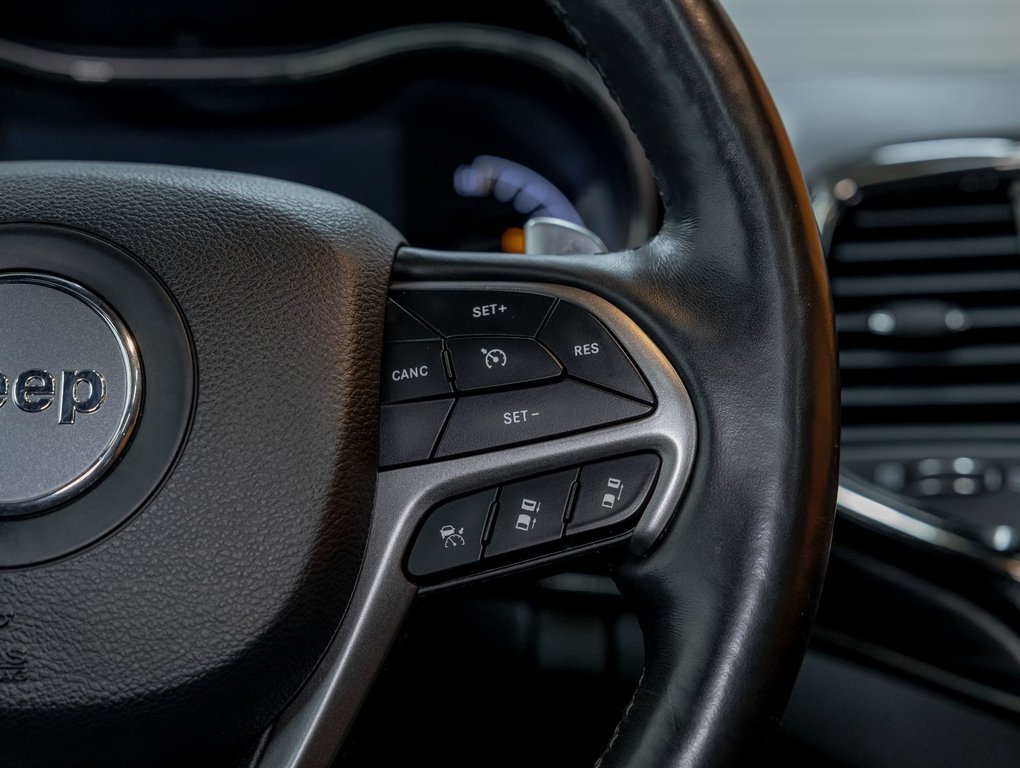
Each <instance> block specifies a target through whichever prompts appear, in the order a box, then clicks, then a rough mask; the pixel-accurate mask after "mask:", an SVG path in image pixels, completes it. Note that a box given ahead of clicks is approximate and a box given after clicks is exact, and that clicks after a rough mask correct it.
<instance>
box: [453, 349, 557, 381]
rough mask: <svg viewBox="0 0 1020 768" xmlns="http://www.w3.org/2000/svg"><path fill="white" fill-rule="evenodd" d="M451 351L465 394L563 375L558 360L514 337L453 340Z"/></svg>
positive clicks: (457, 378)
mask: <svg viewBox="0 0 1020 768" xmlns="http://www.w3.org/2000/svg"><path fill="white" fill-rule="evenodd" d="M448 348H449V350H450V356H451V358H452V359H453V378H454V384H456V386H457V389H459V390H462V391H466V390H472V389H483V388H485V387H500V386H507V385H510V384H524V383H526V382H529V381H539V380H541V379H551V378H555V377H556V376H559V375H560V374H561V373H562V372H563V367H562V366H561V365H560V364H559V363H558V362H557V361H556V358H554V357H553V356H552V355H551V354H549V351H548V350H547V349H546V348H545V347H543V346H542V345H541V344H539V343H538V342H537V341H535V340H534V339H522V338H519V337H513V336H480V337H473V338H463V339H451V340H450V341H449V342H448Z"/></svg>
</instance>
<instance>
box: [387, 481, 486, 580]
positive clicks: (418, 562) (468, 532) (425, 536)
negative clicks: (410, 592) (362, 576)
mask: <svg viewBox="0 0 1020 768" xmlns="http://www.w3.org/2000/svg"><path fill="white" fill-rule="evenodd" d="M495 499H496V490H495V489H491V490H488V491H482V492H481V493H476V494H473V495H471V496H465V497H464V498H462V499H457V500H456V501H450V502H447V503H446V504H443V506H441V507H437V508H436V509H434V510H432V512H431V513H430V514H429V516H428V518H427V519H426V520H425V524H424V525H423V526H422V527H421V530H420V531H418V537H417V538H416V539H415V541H414V547H413V548H412V549H411V555H410V557H408V559H407V570H408V571H410V572H411V575H412V576H428V575H430V574H433V573H439V572H440V571H446V570H449V569H451V568H457V567H458V566H462V565H468V564H469V563H473V562H476V561H477V560H478V559H479V558H481V556H482V534H483V533H484V532H485V521H486V518H487V517H488V515H489V507H491V506H492V502H493V501H494V500H495Z"/></svg>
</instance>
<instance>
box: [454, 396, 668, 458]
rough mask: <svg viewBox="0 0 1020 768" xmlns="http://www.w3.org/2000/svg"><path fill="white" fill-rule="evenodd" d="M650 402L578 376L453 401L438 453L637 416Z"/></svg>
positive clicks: (488, 447) (497, 444)
mask: <svg viewBox="0 0 1020 768" xmlns="http://www.w3.org/2000/svg"><path fill="white" fill-rule="evenodd" d="M650 410H651V408H650V407H649V406H647V405H643V404H641V403H637V402H635V401H633V400H628V399H627V398H623V397H618V396H616V395H614V394H612V393H609V392H605V391H603V390H601V389H595V388H594V387H589V386H587V385H586V384H581V383H580V382H576V381H563V382H560V383H558V384H550V385H547V386H544V387H534V388H533V389H523V390H517V391H514V392H496V393H494V394H491V395H471V396H467V397H462V398H460V399H459V400H458V401H457V405H456V406H455V407H454V409H453V414H452V415H451V416H450V422H449V425H448V426H447V428H446V431H445V432H444V433H443V439H442V440H441V441H440V443H439V450H438V451H437V452H436V457H437V458H445V457H448V456H457V455H459V454H462V453H473V452H475V451H485V450H491V449H493V448H503V447H505V446H509V445H514V444H515V443H524V442H528V441H530V440H540V439H543V438H548V437H553V436H554V435H561V434H565V433H568V432H579V431H581V430H584V429H592V428H594V427H600V426H603V425H606V424H612V423H614V422H618V421H626V420H627V419H633V418H637V417H638V416H643V415H644V414H646V413H648V412H649V411H650Z"/></svg>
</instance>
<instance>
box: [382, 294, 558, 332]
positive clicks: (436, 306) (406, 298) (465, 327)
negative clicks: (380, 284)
mask: <svg viewBox="0 0 1020 768" xmlns="http://www.w3.org/2000/svg"><path fill="white" fill-rule="evenodd" d="M393 297H394V298H395V299H396V300H397V302H398V303H399V304H401V305H402V306H404V307H407V308H408V309H409V310H411V311H412V312H414V313H415V314H417V315H419V316H420V317H421V318H422V319H423V320H425V322H427V323H429V324H430V325H432V326H433V327H434V328H437V329H438V330H439V331H441V332H442V334H443V335H444V336H535V335H536V334H537V333H538V329H539V328H541V327H542V321H543V320H545V316H546V315H547V314H549V307H551V306H552V304H553V301H554V299H551V298H549V297H548V296H539V295H538V294H535V293H521V292H518V291H394V292H393Z"/></svg>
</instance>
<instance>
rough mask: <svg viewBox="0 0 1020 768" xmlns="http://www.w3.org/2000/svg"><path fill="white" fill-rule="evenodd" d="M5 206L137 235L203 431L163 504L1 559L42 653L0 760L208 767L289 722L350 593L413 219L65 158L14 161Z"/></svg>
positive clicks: (14, 691)
mask: <svg viewBox="0 0 1020 768" xmlns="http://www.w3.org/2000/svg"><path fill="white" fill-rule="evenodd" d="M0 221H4V222H7V221H33V222H52V223H59V224H63V225H66V226H70V227H74V228H79V229H82V230H85V231H88V232H91V233H94V234H96V235H99V236H101V237H103V238H107V239H109V240H110V241H112V242H114V243H116V244H118V245H120V246H121V247H123V248H125V249H126V250H128V251H130V252H131V253H133V254H134V255H135V256H136V257H138V258H139V259H140V260H142V261H143V262H144V263H145V264H147V265H148V266H149V267H150V268H151V269H152V270H153V271H154V272H155V273H156V274H157V275H158V276H159V277H160V278H161V279H162V280H163V281H164V282H165V284H166V285H167V287H168V288H169V290H170V292H171V293H172V295H173V296H175V297H176V299H177V301H178V302H179V304H180V306H181V309H182V310H183V314H184V316H185V317H186V319H187V321H188V323H189V325H190V330H191V333H192V336H193V342H194V348H195V353H196V359H197V367H198V395H197V404H196V409H195V415H194V421H193V426H192V430H191V434H190V438H189V440H188V442H187V444H186V446H185V447H184V449H183V452H182V454H181V456H180V459H179V462H178V464H177V466H176V469H175V470H174V471H173V472H172V474H171V475H170V477H169V478H168V480H167V482H166V484H165V485H164V487H163V488H162V490H161V492H160V493H159V494H158V495H157V496H156V497H155V498H154V499H153V500H152V501H151V502H150V503H149V504H148V506H147V507H146V508H144V509H143V510H142V511H140V512H139V513H138V514H137V515H136V516H135V517H134V518H133V519H132V520H131V521H130V522H128V523H127V524H126V525H125V526H124V527H123V528H121V529H120V530H119V531H118V532H117V533H115V534H114V535H112V536H110V537H108V538H106V539H105V540H103V541H101V542H100V543H98V544H96V545H95V546H93V547H91V548H89V549H87V550H85V551H83V552H80V553H78V554H77V555H75V556H72V557H70V558H68V559H65V560H63V561H60V562H56V563H51V564H49V565H46V566H42V567H36V568H32V569H28V570H21V571H6V572H0V603H2V604H3V605H4V608H5V610H9V611H10V612H11V613H13V620H12V621H11V622H10V624H8V625H7V626H6V627H4V628H3V629H0V650H8V649H11V648H20V649H22V652H23V654H24V655H25V656H27V665H26V666H25V679H24V681H22V682H7V683H2V684H0V744H2V752H3V758H2V761H0V762H2V763H3V765H4V766H5V768H13V767H14V766H32V767H33V768H39V767H40V766H44V765H48V764H54V765H61V766H67V765H74V766H76V767H81V766H93V765H97V766H98V765H102V766H110V765H126V764H139V765H147V766H151V765H160V764H164V763H166V764H175V765H196V764H199V763H200V761H199V760H198V759H197V758H196V757H195V756H194V754H193V753H196V752H202V750H205V749H206V747H207V746H209V745H213V744H215V745H216V747H217V748H220V747H226V746H229V745H230V744H232V743H233V744H239V743H243V742H244V741H245V740H247V739H251V738H253V737H255V736H257V734H258V733H259V732H260V731H261V730H262V729H263V728H264V727H265V726H266V725H267V724H268V723H269V722H270V721H271V720H272V718H273V717H274V716H275V715H276V714H277V713H278V712H279V710H280V709H281V708H282V707H283V705H284V704H285V703H286V701H287V700H288V698H289V697H290V696H291V695H293V693H294V692H295V691H296V690H297V688H298V687H299V685H300V683H301V682H302V680H303V679H304V678H305V677H306V675H307V674H308V673H309V671H310V670H311V669H312V667H313V665H314V663H315V662H316V660H317V659H318V657H319V656H320V654H321V653H322V652H323V650H324V648H325V647H326V645H327V643H328V641H329V639H330V637H331V636H332V634H333V633H334V631H335V629H336V627H337V624H338V621H339V617H340V616H341V615H342V614H343V610H344V607H345V605H346V602H347V600H348V598H349V596H350V593H351V589H352V585H353V583H354V580H355V578H356V575H357V572H358V569H359V566H360V562H361V556H362V551H363V544H364V541H365V537H366V533H367V527H368V522H369V514H370V510H371V505H372V500H373V495H374V481H375V474H376V469H375V467H376V442H377V411H378V370H379V357H380V350H381V336H382V328H383V311H384V308H385V301H386V286H387V281H388V277H389V267H390V262H391V259H392V255H393V253H394V251H395V249H396V247H397V245H398V243H399V236H398V234H397V233H396V232H395V231H394V230H393V229H392V228H391V227H390V226H389V225H388V224H386V223H385V222H383V221H382V220H381V219H380V218H379V217H377V216H375V215H374V214H372V213H371V212H369V211H367V210H366V209H364V208H362V207H360V206H358V205H356V204H354V203H352V202H350V201H347V200H344V199H342V198H339V197H336V196H334V195H331V194H328V193H325V192H320V191H317V190H313V189H310V188H306V187H300V186H297V185H293V184H287V183H283V182H276V181H271V180H267V179H261V178H256V177H250V176H239V175H228V174H220V173H212V172H204V171H192V170H186V169H171V168H161V167H139V166H114V165H76V164H69V163H60V164H9V165H0ZM141 352H142V357H143V362H144V358H145V356H146V354H156V353H157V352H156V351H155V350H147V349H142V350H141ZM142 418H143V419H144V415H143V417H142ZM115 471H116V470H115ZM0 541H2V539H0ZM202 754H204V755H205V756H206V757H208V756H209V755H210V754H213V753H212V752H202Z"/></svg>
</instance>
